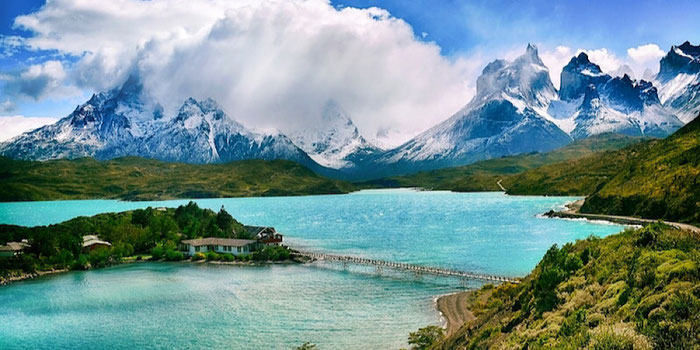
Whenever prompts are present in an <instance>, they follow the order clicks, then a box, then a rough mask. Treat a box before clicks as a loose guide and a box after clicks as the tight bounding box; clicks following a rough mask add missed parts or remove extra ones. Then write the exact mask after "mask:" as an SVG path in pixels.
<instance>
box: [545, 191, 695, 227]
mask: <svg viewBox="0 0 700 350" xmlns="http://www.w3.org/2000/svg"><path fill="white" fill-rule="evenodd" d="M583 201H584V200H583V199H580V200H577V201H574V202H570V203H567V204H565V209H564V210H561V211H554V210H550V211H548V212H546V213H544V214H542V215H544V216H545V217H548V218H559V219H584V220H588V221H605V222H610V223H613V224H619V225H626V226H643V225H646V224H652V223H655V222H659V221H660V222H663V223H664V224H666V225H669V226H672V227H675V228H677V229H679V230H687V231H690V232H693V233H695V234H700V228H699V227H697V226H693V225H690V224H684V223H680V222H673V221H665V220H661V219H657V220H654V219H644V218H636V217H631V216H622V215H607V214H585V213H581V212H580V209H581V206H582V205H583Z"/></svg>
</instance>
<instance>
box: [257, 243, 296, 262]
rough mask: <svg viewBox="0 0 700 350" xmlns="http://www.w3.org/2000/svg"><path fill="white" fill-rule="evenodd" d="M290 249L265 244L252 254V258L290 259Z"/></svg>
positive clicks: (263, 259)
mask: <svg viewBox="0 0 700 350" xmlns="http://www.w3.org/2000/svg"><path fill="white" fill-rule="evenodd" d="M289 256H290V252H289V249H287V248H285V247H282V246H265V247H263V248H262V249H261V250H260V251H257V252H255V253H253V254H252V259H253V260H257V261H282V260H287V259H289Z"/></svg>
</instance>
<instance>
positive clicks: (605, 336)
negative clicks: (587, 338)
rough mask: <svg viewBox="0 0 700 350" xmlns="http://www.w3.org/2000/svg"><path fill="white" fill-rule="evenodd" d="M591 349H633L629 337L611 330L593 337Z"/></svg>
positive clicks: (632, 341) (632, 342) (631, 340)
mask: <svg viewBox="0 0 700 350" xmlns="http://www.w3.org/2000/svg"><path fill="white" fill-rule="evenodd" d="M591 348H592V349H593V350H634V340H633V339H632V338H631V337H628V336H625V335H622V334H616V333H613V332H602V333H600V334H598V335H596V336H595V337H594V338H593V346H592V347H591Z"/></svg>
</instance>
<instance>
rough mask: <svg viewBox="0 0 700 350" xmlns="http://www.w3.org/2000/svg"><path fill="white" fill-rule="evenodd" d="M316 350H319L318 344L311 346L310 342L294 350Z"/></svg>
mask: <svg viewBox="0 0 700 350" xmlns="http://www.w3.org/2000/svg"><path fill="white" fill-rule="evenodd" d="M316 349H318V348H317V347H316V344H311V343H309V342H306V343H304V344H302V345H301V346H297V347H296V348H294V350H316Z"/></svg>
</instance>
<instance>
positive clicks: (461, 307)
mask: <svg viewBox="0 0 700 350" xmlns="http://www.w3.org/2000/svg"><path fill="white" fill-rule="evenodd" d="M472 292H473V291H462V292H455V293H451V294H445V295H441V296H438V297H437V299H436V301H435V304H436V306H435V307H436V309H437V310H438V312H439V313H440V317H441V318H442V320H443V327H442V328H444V329H445V331H446V332H445V333H446V335H447V336H450V335H452V334H454V333H455V332H456V331H458V330H459V329H460V328H461V327H462V325H464V323H465V322H469V321H471V320H475V319H476V317H475V316H474V313H472V312H471V310H469V309H467V300H468V298H469V296H470V295H471V294H472Z"/></svg>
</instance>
